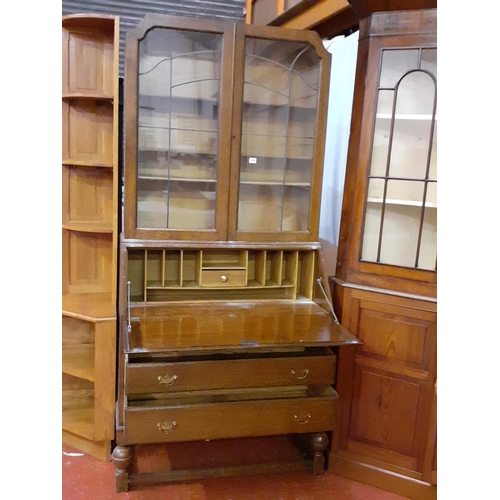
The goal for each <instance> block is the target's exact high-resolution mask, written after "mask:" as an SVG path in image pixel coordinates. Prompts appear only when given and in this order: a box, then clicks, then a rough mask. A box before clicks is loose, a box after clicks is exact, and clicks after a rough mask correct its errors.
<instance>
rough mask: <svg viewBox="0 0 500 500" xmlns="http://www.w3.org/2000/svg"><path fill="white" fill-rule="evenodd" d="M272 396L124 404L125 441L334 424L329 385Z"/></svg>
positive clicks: (219, 435)
mask: <svg viewBox="0 0 500 500" xmlns="http://www.w3.org/2000/svg"><path fill="white" fill-rule="evenodd" d="M268 396H269V394H268ZM275 396H277V397H273V398H271V399H254V400H245V401H226V402H207V403H197V404H184V403H183V402H182V400H178V401H177V403H178V404H170V405H168V406H133V407H131V406H129V407H127V408H126V409H125V428H124V431H125V433H124V439H125V444H141V443H161V442H172V441H195V440H203V439H222V438H234V437H246V436H267V435H275V434H294V433H307V432H322V431H329V430H333V429H334V428H335V426H336V420H337V397H338V396H337V394H336V393H335V391H334V390H333V389H332V388H330V387H329V388H327V389H326V390H325V391H324V393H322V394H317V395H310V396H305V397H280V396H279V394H275ZM288 396H290V394H289V395H288ZM207 400H210V398H207ZM171 403H175V401H172V402H171ZM162 428H163V429H162Z"/></svg>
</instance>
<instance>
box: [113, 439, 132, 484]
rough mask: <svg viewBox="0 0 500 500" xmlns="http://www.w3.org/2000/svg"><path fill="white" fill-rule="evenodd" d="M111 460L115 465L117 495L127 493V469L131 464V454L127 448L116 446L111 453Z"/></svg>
mask: <svg viewBox="0 0 500 500" xmlns="http://www.w3.org/2000/svg"><path fill="white" fill-rule="evenodd" d="M111 460H112V461H113V463H114V464H115V467H116V474H115V479H116V483H115V488H116V492H117V493H121V492H124V491H128V488H129V486H128V468H129V466H130V464H131V463H132V452H131V450H130V448H129V447H128V446H116V447H115V449H114V450H113V453H111Z"/></svg>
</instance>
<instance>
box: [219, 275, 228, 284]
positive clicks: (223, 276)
mask: <svg viewBox="0 0 500 500" xmlns="http://www.w3.org/2000/svg"><path fill="white" fill-rule="evenodd" d="M220 280H221V281H222V282H223V283H225V282H226V281H227V276H226V275H225V274H223V275H222V276H221V277H220Z"/></svg>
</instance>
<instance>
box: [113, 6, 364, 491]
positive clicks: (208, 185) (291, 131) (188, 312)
mask: <svg viewBox="0 0 500 500" xmlns="http://www.w3.org/2000/svg"><path fill="white" fill-rule="evenodd" d="M329 70H330V59H329V54H328V53H327V52H326V50H325V49H324V47H323V45H322V42H321V39H320V38H319V36H318V35H317V34H316V33H313V32H306V31H293V30H285V29H279V28H270V27H255V26H248V25H244V24H234V23H226V22H219V21H209V20H202V19H190V18H184V17H176V16H164V15H150V16H146V17H145V18H144V19H143V20H142V21H141V22H140V23H139V25H138V26H137V27H136V28H135V29H134V30H132V31H130V32H129V33H128V34H127V41H126V78H125V177H124V179H125V190H124V192H125V197H124V215H123V220H124V234H123V238H122V239H121V244H120V270H119V315H120V321H119V370H118V374H119V377H118V404H117V422H116V441H117V446H116V447H115V449H114V450H113V453H112V460H113V462H114V463H115V465H116V469H117V470H116V489H117V491H127V490H128V489H129V487H130V486H131V485H133V484H138V483H141V482H151V481H174V480H187V479H193V478H196V477H207V476H210V475H216V474H219V473H223V474H225V475H228V474H230V475H231V474H235V473H243V472H249V471H253V472H257V471H261V472H262V471H265V470H275V471H276V470H295V469H296V468H297V467H300V468H304V467H307V468H308V469H309V470H311V471H312V472H314V473H317V474H318V473H321V472H322V471H323V470H324V467H325V459H326V457H327V450H326V448H327V446H328V434H329V433H330V432H331V431H332V430H333V429H335V427H336V421H337V408H338V394H337V393H336V391H335V390H334V385H335V379H336V359H337V355H338V349H339V348H340V346H344V345H349V344H353V343H357V342H359V341H358V340H357V339H356V337H354V336H353V335H352V334H350V333H349V332H348V331H347V330H346V329H345V328H344V327H342V326H341V325H340V324H339V323H338V321H337V320H336V317H335V313H334V311H333V308H332V305H331V295H330V290H329V289H328V286H326V284H327V281H326V276H325V270H324V266H323V260H322V255H321V247H320V244H319V243H318V218H319V200H320V194H321V177H322V168H323V165H322V161H323V152H324V151H323V150H324V132H325V119H326V108H327V91H328V80H329ZM288 434H293V435H297V436H303V437H304V436H305V438H304V439H301V440H300V441H302V442H303V443H305V446H306V449H307V450H308V453H307V459H305V460H301V461H300V462H297V463H279V464H260V465H259V464H251V465H243V466H233V467H226V468H225V469H224V470H223V471H221V470H218V469H204V470H201V471H196V470H165V471H160V472H158V471H155V472H151V471H141V470H139V468H138V466H137V463H136V460H135V458H136V457H137V455H136V454H134V448H135V447H137V446H140V445H144V444H153V443H173V442H186V441H202V440H218V439H224V438H240V437H252V436H269V435H288Z"/></svg>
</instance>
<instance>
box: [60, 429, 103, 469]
mask: <svg viewBox="0 0 500 500" xmlns="http://www.w3.org/2000/svg"><path fill="white" fill-rule="evenodd" d="M62 443H63V444H64V445H67V446H71V447H72V448H76V449H77V450H80V451H81V452H83V453H87V454H88V455H91V456H93V457H94V458H97V459H99V460H102V461H103V462H108V461H110V456H111V441H102V442H98V441H93V440H88V439H85V438H83V437H81V436H77V435H76V434H72V433H71V432H68V431H65V430H63V431H62Z"/></svg>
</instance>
